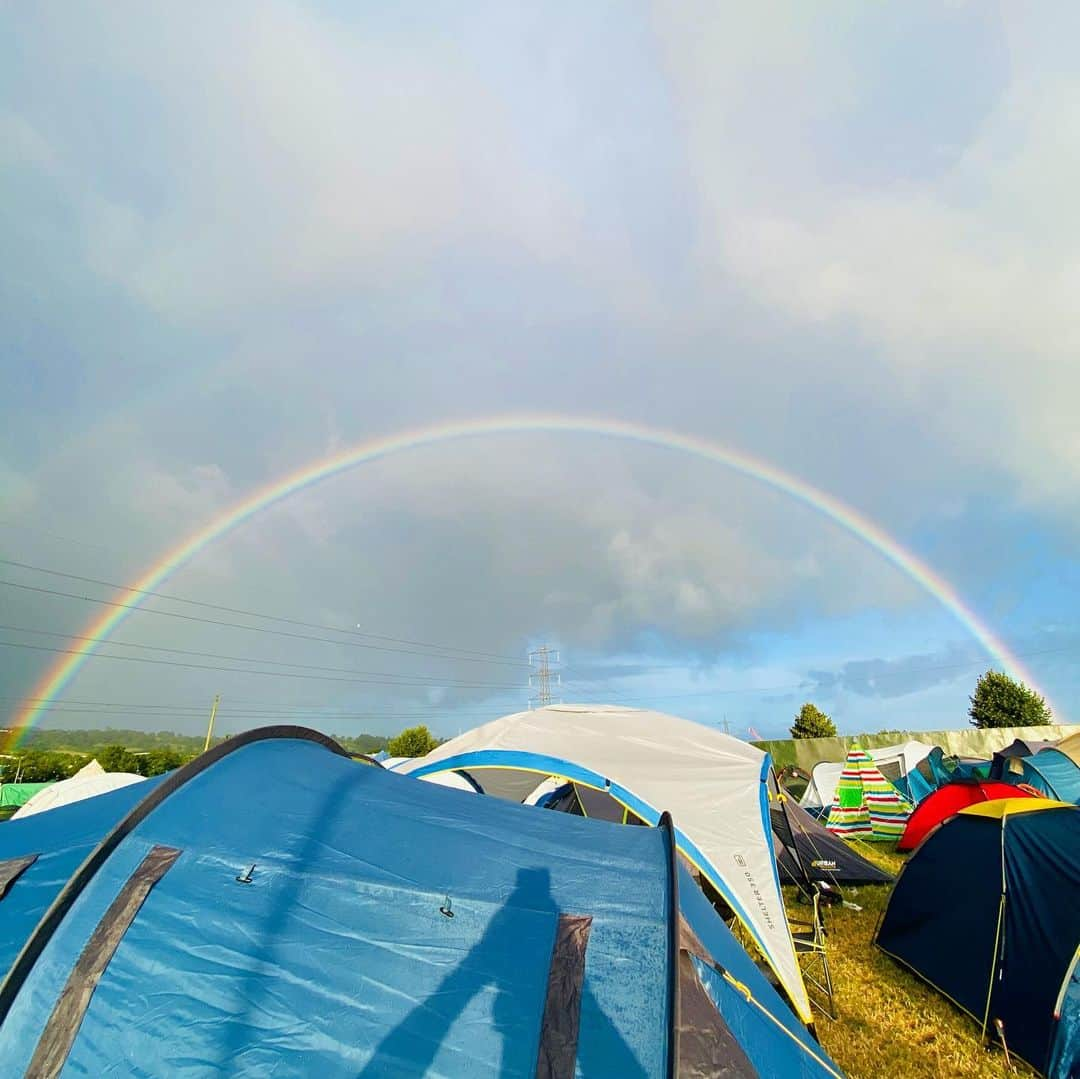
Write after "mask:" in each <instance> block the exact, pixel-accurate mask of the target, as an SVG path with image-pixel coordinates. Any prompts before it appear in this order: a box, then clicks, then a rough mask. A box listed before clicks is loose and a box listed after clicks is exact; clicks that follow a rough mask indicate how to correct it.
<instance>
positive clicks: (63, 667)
mask: <svg viewBox="0 0 1080 1079" xmlns="http://www.w3.org/2000/svg"><path fill="white" fill-rule="evenodd" d="M514 433H539V434H544V433H566V434H580V435H594V436H600V437H607V438H616V439H623V440H625V441H629V442H636V443H639V444H641V445H646V446H656V447H660V448H662V449H667V450H676V451H679V452H682V453H688V454H690V455H692V456H694V457H698V458H700V459H702V460H705V461H711V462H713V463H714V464H719V465H723V466H725V467H726V468H729V469H731V470H732V471H733V472H736V473H738V474H739V475H742V476H746V477H747V478H749V479H753V480H757V481H758V482H760V483H763V484H765V485H766V486H768V487H771V488H773V489H774V490H776V491H780V492H782V493H783V494H786V495H788V496H790V497H791V498H793V499H795V500H796V501H798V502H802V503H803V504H804V505H806V506H809V507H810V508H811V509H814V510H817V511H818V512H819V513H821V514H823V515H824V516H825V517H828V518H829V519H830V520H832V521H834V522H835V523H836V524H838V525H839V526H840V527H841V528H843V529H845V530H846V531H847V532H849V533H851V535H853V536H855V537H857V538H858V539H859V540H861V541H862V542H863V543H865V544H866V545H867V546H868V547H870V548H872V549H873V550H875V551H877V552H878V553H879V554H880V555H882V556H883V557H884V558H886V559H887V560H888V561H889V562H891V563H892V564H893V565H894V566H895V567H896V568H897V569H898V570H900V571H901V572H902V573H904V574H906V575H907V576H908V577H909V578H910V579H911V580H912V581H914V582H915V583H916V584H918V585H919V586H920V587H921V588H923V589H924V590H925V591H926V592H927V593H928V594H929V595H931V596H933V598H934V599H936V600H937V601H938V602H939V603H940V604H941V605H942V607H944V608H945V609H946V610H947V611H949V612H950V613H951V614H952V615H953V616H954V617H955V618H956V620H957V621H958V622H959V623H960V624H961V625H962V626H964V628H965V629H966V630H967V631H968V632H969V633H970V634H971V636H972V637H974V638H975V640H977V641H978V642H979V644H980V645H981V646H982V647H983V648H984V649H985V651H986V652H987V654H988V655H989V656H990V657H991V658H992V659H993V660H994V661H995V663H996V664H997V665H999V666H1001V667H1002V668H1003V669H1004V670H1005V671H1006V672H1007V673H1009V674H1011V675H1012V676H1014V677H1016V678H1020V679H1022V680H1023V681H1025V682H1026V683H1027V684H1028V685H1030V686H1034V685H1035V681H1034V679H1033V678H1032V676H1031V674H1030V673H1029V672H1028V671H1027V670H1025V668H1024V666H1023V664H1022V663H1021V662H1020V661H1019V660H1018V659H1017V658H1016V657H1015V656H1014V655H1012V654H1011V652H1010V651H1009V649H1008V647H1007V646H1006V644H1005V643H1004V641H1002V640H1001V639H1000V638H998V637H997V636H996V635H995V634H994V632H993V630H991V629H990V627H989V626H988V625H986V623H985V622H983V621H982V620H981V619H980V618H979V616H978V615H977V614H976V613H975V612H974V611H972V610H971V608H969V607H968V606H967V605H966V604H965V603H964V601H963V600H962V599H961V598H960V596H959V595H958V593H957V592H956V590H955V589H954V588H953V587H952V586H951V585H950V584H949V582H948V581H946V580H945V579H944V578H943V577H941V576H940V575H939V574H937V573H935V572H934V570H933V569H931V568H930V566H928V565H927V564H926V563H925V562H923V561H922V560H921V559H920V558H918V557H917V556H916V555H914V554H912V553H911V552H910V551H907V550H905V549H904V548H903V547H901V546H900V544H899V543H898V542H897V541H896V540H895V539H893V538H892V537H891V536H890V535H889V534H888V533H887V532H885V531H883V530H882V529H881V528H879V527H878V526H877V525H876V524H875V523H874V522H873V521H871V520H870V519H869V518H867V517H865V516H864V515H863V514H861V513H859V512H858V511H857V510H855V509H852V508H851V507H850V506H848V505H846V504H845V503H843V502H841V501H840V499H838V498H834V497H833V496H832V495H830V494H827V493H826V492H825V491H822V490H819V489H818V488H816V487H814V486H812V485H811V484H809V483H806V482H804V481H803V480H800V479H798V478H796V477H795V476H792V475H790V474H788V473H787V472H784V471H782V470H781V469H779V468H776V467H775V466H774V465H771V464H769V463H768V462H766V461H762V460H759V459H758V458H755V457H751V456H750V455H749V454H747V453H742V452H740V451H738V450H733V449H729V448H727V447H725V446H722V445H720V444H718V443H714V442H709V441H707V440H706V439H703V438H695V437H692V436H689V435H681V434H676V433H675V432H673V431H666V430H663V429H659V428H653V427H647V426H645V425H642V424H636V423H629V422H626V421H623V420H611V419H596V418H591V417H576V416H560V415H508V416H498V417H489V418H486V419H476V420H468V421H465V422H460V423H446V424H438V425H435V426H429V427H422V428H417V429H414V430H410V431H403V432H400V433H398V434H394V435H388V436H384V437H381V438H376V439H372V440H371V441H368V442H362V443H360V444H359V445H356V446H353V447H351V448H349V449H347V450H344V451H342V452H340V453H336V454H334V455H332V456H330V457H326V458H324V459H322V460H320V461H316V462H315V463H313V464H309V465H307V466H305V467H304V468H301V469H299V470H297V471H296V472H292V473H290V474H289V475H287V476H284V477H282V478H280V479H276V480H274V481H272V482H271V483H269V484H267V485H266V486H265V487H262V488H261V489H259V490H258V491H256V492H255V493H254V494H252V495H250V496H248V497H247V498H245V499H244V500H243V501H242V502H239V503H237V504H236V505H234V506H233V507H232V508H231V509H229V510H226V511H225V512H224V513H223V514H221V515H220V516H219V517H217V518H215V519H214V520H212V521H210V522H209V524H207V525H206V526H205V527H203V528H201V529H200V530H199V531H198V532H195V533H194V534H193V535H191V536H189V537H188V538H187V539H186V540H184V541H183V542H182V543H180V544H178V545H177V546H176V547H174V548H172V550H170V551H168V552H166V553H165V555H163V556H162V557H161V558H160V559H159V560H158V561H157V562H155V563H154V564H153V565H152V566H151V567H150V568H149V569H148V570H146V572H145V573H143V575H142V576H141V577H139V578H138V579H137V580H136V581H134V582H132V583H131V584H130V585H129V586H128V588H127V589H125V590H124V591H123V592H121V593H119V595H118V597H117V602H119V603H123V604H125V605H126V607H115V608H111V609H110V610H109V611H108V612H107V613H106V614H103V615H102V616H101V617H100V618H98V619H97V620H96V621H94V622H91V623H90V624H89V625H88V626H87V627H86V629H85V630H84V631H83V633H82V636H83V637H84V638H86V639H85V640H83V641H80V642H79V643H78V644H77V645H75V646H74V648H73V653H74V654H72V655H70V656H66V657H64V658H63V659H61V660H59V661H58V662H56V663H55V664H54V665H53V666H52V667H51V668H50V669H49V671H48V672H47V673H46V674H45V676H44V678H42V679H41V681H40V682H39V683H38V684H37V685H36V686H35V687H34V688H33V690H31V692H30V694H29V696H28V697H27V698H26V700H25V702H24V704H23V706H22V707H21V709H20V711H19V713H18V715H17V716H16V719H15V723H14V726H13V728H11V730H10V732H9V734H8V736H7V739H6V741H7V743H8V746H9V747H10V746H17V745H18V743H19V741H20V739H21V738H22V737H23V735H24V734H25V733H26V732H27V731H28V730H30V729H31V728H33V727H34V726H35V724H37V722H38V721H39V720H40V719H41V717H42V716H43V715H44V714H45V712H46V710H47V709H48V707H49V705H50V703H52V702H53V701H55V700H56V698H57V697H59V696H60V695H61V694H62V693H63V692H64V690H65V689H66V688H67V686H68V685H69V684H70V683H71V680H72V679H73V678H74V677H75V676H76V675H77V674H78V673H79V671H80V670H81V669H82V666H83V664H84V663H85V662H86V661H87V659H89V658H90V656H92V655H93V653H94V651H95V650H96V649H97V647H98V645H99V644H101V643H102V642H103V641H104V640H105V639H106V638H108V636H109V634H110V633H112V631H113V630H114V629H116V627H117V626H119V625H120V624H121V622H123V621H124V619H125V618H127V616H128V615H129V614H131V613H132V612H131V609H130V608H137V607H138V606H139V605H140V604H141V603H142V602H143V600H144V599H145V598H146V597H145V595H144V593H145V592H147V591H153V590H154V589H156V588H158V587H159V586H160V585H161V584H162V582H163V581H165V580H166V579H167V578H168V577H169V576H170V575H171V574H172V573H174V572H175V571H176V570H178V569H179V568H180V567H181V566H184V565H185V564H186V563H188V562H190V561H191V559H192V558H194V557H195V556H196V555H197V554H198V553H199V552H200V551H202V550H203V549H204V548H205V547H207V546H208V545H209V544H211V543H213V542H214V541H215V540H218V539H221V537H222V536H225V535H227V534H228V533H230V532H232V531H233V529H235V528H238V527H239V526H240V525H242V524H244V522H245V521H248V520H250V519H251V518H252V517H254V516H256V515H257V514H259V513H261V512H262V511H263V510H265V509H269V508H270V507H271V506H273V505H276V504H277V503H278V502H282V501H283V500H285V499H286V498H288V497H290V496H291V495H294V494H296V493H297V492H298V491H303V490H306V489H307V488H309V487H313V486H315V485H316V484H318V483H321V482H323V481H324V480H328V479H331V478H332V477H334V476H337V475H339V474H340V473H342V472H346V471H348V470H349V469H352V468H355V467H357V466H358V465H362V464H365V463H366V462H368V461H374V460H377V459H378V458H381V457H389V456H390V455H391V454H395V453H401V452H402V451H404V450H413V449H419V448H421V447H424V446H432V445H435V444H437V443H442V442H452V441H456V440H459V439H467V438H477V437H480V436H491V435H505V434H514ZM1060 721H1061V720H1060V717H1059V722H1060Z"/></svg>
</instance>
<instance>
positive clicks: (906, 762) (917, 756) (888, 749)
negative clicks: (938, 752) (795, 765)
mask: <svg viewBox="0 0 1080 1079" xmlns="http://www.w3.org/2000/svg"><path fill="white" fill-rule="evenodd" d="M933 748H934V747H933V746H928V745H926V744H925V743H924V742H903V743H902V744H900V745H896V746H882V747H881V748H880V749H868V750H867V751H866V752H867V753H869V754H870V757H871V758H872V760H873V762H874V764H875V765H877V768H878V770H879V771H880V772H881V773H882V774H883V775H884V776H885V778H886V779H888V780H892V779H898V778H902V777H904V776H906V775H907V774H908V772H913V771H915V768H916V767H917V766H918V764H919V762H920V761H922V760H925V759H926V758H927V757H929V756H930V752H931V750H932V749H933ZM843 770H844V762H843V761H838V762H833V761H818V763H817V764H815V765H814V767H813V769H812V770H811V772H810V783H809V784H808V786H807V788H806V790H805V791H803V796H802V797H801V798H800V799H799V805H801V806H808V807H810V808H815V807H817V806H824V807H826V808H828V807H829V806H831V805H832V804H833V798H834V797H835V795H836V784H837V783H839V782H840V774H841V773H842V772H843Z"/></svg>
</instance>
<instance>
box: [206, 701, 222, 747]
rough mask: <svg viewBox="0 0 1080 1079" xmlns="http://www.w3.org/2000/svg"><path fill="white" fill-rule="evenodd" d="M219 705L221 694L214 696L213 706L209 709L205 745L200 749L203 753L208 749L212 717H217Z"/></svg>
mask: <svg viewBox="0 0 1080 1079" xmlns="http://www.w3.org/2000/svg"><path fill="white" fill-rule="evenodd" d="M220 703H221V694H220V693H215V694H214V704H213V706H212V707H211V709H210V723H209V725H208V726H207V728H206V744H205V745H204V746H203V747H202V751H203V752H204V753H205V752H206V751H207V750H208V749H209V748H210V739H211V738H213V736H214V717H215V716H216V715H217V708H218V705H219V704H220Z"/></svg>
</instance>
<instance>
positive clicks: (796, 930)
mask: <svg viewBox="0 0 1080 1079" xmlns="http://www.w3.org/2000/svg"><path fill="white" fill-rule="evenodd" d="M821 898H822V897H821V889H820V887H819V886H818V885H817V884H814V885H813V892H812V895H811V898H810V900H809V902H810V905H811V909H812V912H813V920H812V921H811V922H801V921H790V922H789V924H790V928H791V939H792V941H793V943H794V944H795V954H796V955H797V956H798V957H799V966H800V968H801V969H802V976H803V981H804V982H806V985H807V987H808V988H809V987H813V988H814V989H815V990H817V992H818V993H819V994H820V995H821V996H822V997H823V998H824V999H825V1000H826V1001H827V1002H828V1003H827V1005H826V1004H824V1003H822V1002H821V1001H820V1000H816V1001H814V1003H815V1004H816V1005H817V1006H818V1008H819V1009H820V1010H821V1011H823V1012H824V1013H825V1014H826V1015H827V1016H828V1017H829V1018H830V1019H835V1018H836V1004H835V1001H834V997H833V983H832V974H831V973H830V971H829V955H828V952H826V950H825V936H826V933H825V922H824V920H823V918H822V915H821Z"/></svg>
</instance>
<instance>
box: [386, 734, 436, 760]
mask: <svg viewBox="0 0 1080 1079" xmlns="http://www.w3.org/2000/svg"><path fill="white" fill-rule="evenodd" d="M438 744H439V743H438V742H436V741H435V739H434V738H433V737H432V735H431V731H429V730H428V729H427V727H424V726H419V727H407V728H406V729H405V730H403V731H402V732H401V734H399V735H398V736H397V737H396V738H391V739H390V741H389V742H387V744H386V752H387V753H389V754H390V756H391V757H422V756H423V755H424V754H425V753H430V752H431V751H432V750H433V749H434V748H435V747H436V746H437V745H438Z"/></svg>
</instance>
